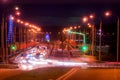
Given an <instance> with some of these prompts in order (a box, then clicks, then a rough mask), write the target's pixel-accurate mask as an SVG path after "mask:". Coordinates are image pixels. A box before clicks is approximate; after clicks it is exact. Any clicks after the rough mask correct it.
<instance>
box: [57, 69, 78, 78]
mask: <svg viewBox="0 0 120 80" xmlns="http://www.w3.org/2000/svg"><path fill="white" fill-rule="evenodd" d="M78 69H79V68H72V69H71V70H70V71H68V72H67V73H66V74H64V75H62V76H60V77H59V78H58V79H56V80H66V79H67V78H69V77H70V76H71V75H73V74H74V73H75V72H76V71H77V70H78Z"/></svg>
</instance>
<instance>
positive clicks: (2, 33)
mask: <svg viewBox="0 0 120 80" xmlns="http://www.w3.org/2000/svg"><path fill="white" fill-rule="evenodd" d="M4 22H5V19H4V14H2V25H1V39H2V40H1V44H2V45H1V47H2V61H3V62H5V46H4V42H5V37H4V28H5V23H4Z"/></svg>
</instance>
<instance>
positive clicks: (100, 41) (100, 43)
mask: <svg viewBox="0 0 120 80" xmlns="http://www.w3.org/2000/svg"><path fill="white" fill-rule="evenodd" d="M101 45H102V20H100V40H99V61H101Z"/></svg>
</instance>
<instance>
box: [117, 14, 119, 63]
mask: <svg viewBox="0 0 120 80" xmlns="http://www.w3.org/2000/svg"><path fill="white" fill-rule="evenodd" d="M118 61H119V17H118V16H117V62H118Z"/></svg>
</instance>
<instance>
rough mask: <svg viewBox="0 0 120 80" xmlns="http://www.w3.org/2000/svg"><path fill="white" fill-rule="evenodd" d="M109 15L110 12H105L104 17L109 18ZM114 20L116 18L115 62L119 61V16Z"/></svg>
mask: <svg viewBox="0 0 120 80" xmlns="http://www.w3.org/2000/svg"><path fill="white" fill-rule="evenodd" d="M110 15H111V12H110V11H107V12H105V16H110ZM116 18H117V45H116V47H117V60H116V61H117V62H118V61H119V25H120V23H119V16H116Z"/></svg>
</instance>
